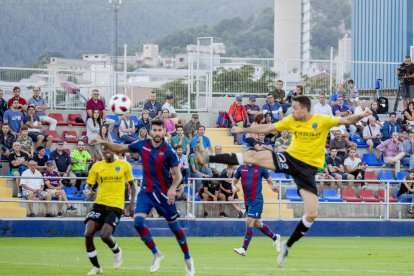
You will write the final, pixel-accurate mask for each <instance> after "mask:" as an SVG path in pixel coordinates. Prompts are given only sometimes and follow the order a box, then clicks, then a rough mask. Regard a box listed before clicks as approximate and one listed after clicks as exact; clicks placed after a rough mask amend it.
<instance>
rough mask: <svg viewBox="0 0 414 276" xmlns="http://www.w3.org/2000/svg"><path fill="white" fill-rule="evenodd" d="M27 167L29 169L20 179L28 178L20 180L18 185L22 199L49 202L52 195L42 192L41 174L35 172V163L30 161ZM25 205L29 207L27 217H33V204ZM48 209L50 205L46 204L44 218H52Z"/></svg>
mask: <svg viewBox="0 0 414 276" xmlns="http://www.w3.org/2000/svg"><path fill="white" fill-rule="evenodd" d="M28 165H29V168H28V169H26V170H25V171H24V172H23V173H22V177H30V178H22V179H21V184H20V185H21V187H22V190H23V193H22V194H23V197H24V198H26V199H27V200H51V199H52V195H51V194H50V193H48V192H47V191H44V190H43V188H44V185H43V179H42V174H41V173H40V172H39V171H38V170H36V166H37V163H36V161H34V160H31V161H30V162H29V164H28ZM34 177H36V178H34ZM27 205H28V206H29V211H30V214H29V217H34V216H35V214H34V212H33V203H32V202H28V203H27ZM50 207H51V203H50V202H48V203H46V215H45V216H46V217H53V215H52V214H51V212H50Z"/></svg>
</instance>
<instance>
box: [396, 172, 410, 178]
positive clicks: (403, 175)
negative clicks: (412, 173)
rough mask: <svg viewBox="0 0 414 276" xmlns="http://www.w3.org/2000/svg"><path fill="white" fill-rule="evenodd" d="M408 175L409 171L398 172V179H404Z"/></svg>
mask: <svg viewBox="0 0 414 276" xmlns="http://www.w3.org/2000/svg"><path fill="white" fill-rule="evenodd" d="M407 175H408V172H397V180H403V179H404V177H406V176H407Z"/></svg>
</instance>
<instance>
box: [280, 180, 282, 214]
mask: <svg viewBox="0 0 414 276" xmlns="http://www.w3.org/2000/svg"><path fill="white" fill-rule="evenodd" d="M279 219H282V180H279Z"/></svg>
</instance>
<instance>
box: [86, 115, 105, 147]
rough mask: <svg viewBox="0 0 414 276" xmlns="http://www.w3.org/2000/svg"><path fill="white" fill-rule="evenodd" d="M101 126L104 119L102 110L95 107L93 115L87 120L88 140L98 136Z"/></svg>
mask: <svg viewBox="0 0 414 276" xmlns="http://www.w3.org/2000/svg"><path fill="white" fill-rule="evenodd" d="M101 126H102V119H101V117H100V112H99V110H98V109H95V110H93V111H92V116H91V117H89V118H88V120H86V137H88V141H91V140H92V139H95V138H96V137H98V135H99V131H100V130H101Z"/></svg>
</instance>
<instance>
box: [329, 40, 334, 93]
mask: <svg viewBox="0 0 414 276" xmlns="http://www.w3.org/2000/svg"><path fill="white" fill-rule="evenodd" d="M333 58H334V57H333V47H331V55H330V58H329V95H330V94H332V87H333V85H332V83H333Z"/></svg>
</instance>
